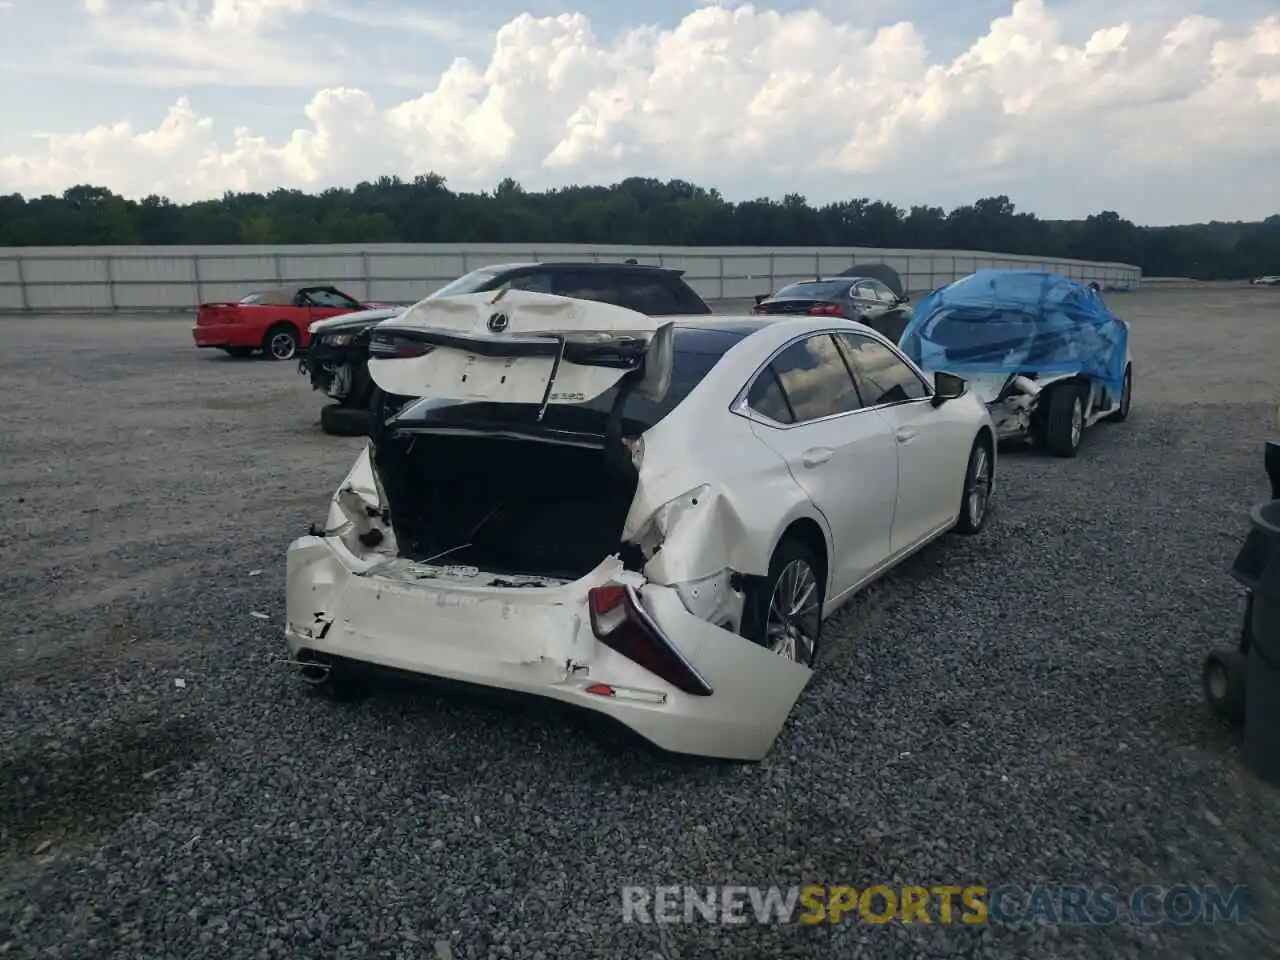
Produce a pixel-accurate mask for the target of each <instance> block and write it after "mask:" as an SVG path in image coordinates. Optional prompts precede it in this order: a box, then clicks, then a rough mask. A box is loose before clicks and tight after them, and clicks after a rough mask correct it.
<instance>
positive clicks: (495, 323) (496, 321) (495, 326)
mask: <svg viewBox="0 0 1280 960" xmlns="http://www.w3.org/2000/svg"><path fill="white" fill-rule="evenodd" d="M510 322H511V320H510V319H509V318H508V317H507V315H506V314H505V313H495V314H493V315H492V316H490V317H489V330H490V332H492V333H501V332H502V331H503V330H505V329H507V325H508V324H509V323H510Z"/></svg>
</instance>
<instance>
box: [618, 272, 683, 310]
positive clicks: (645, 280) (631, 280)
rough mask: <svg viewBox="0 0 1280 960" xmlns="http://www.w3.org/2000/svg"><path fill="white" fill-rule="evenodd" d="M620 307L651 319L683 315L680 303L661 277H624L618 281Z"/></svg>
mask: <svg viewBox="0 0 1280 960" xmlns="http://www.w3.org/2000/svg"><path fill="white" fill-rule="evenodd" d="M618 293H619V306H623V307H626V308H627V309H628V310H635V311H636V312H638V313H645V314H648V315H649V316H651V317H664V316H672V315H673V314H678V313H683V312H684V311H683V310H682V309H681V306H680V301H679V300H678V299H677V298H676V296H675V293H674V291H673V290H672V289H671V287H670V286H669V285H668V284H666V283H664V282H663V279H662V278H661V277H643V276H641V277H637V276H631V277H628V276H623V277H621V278H619V280H618Z"/></svg>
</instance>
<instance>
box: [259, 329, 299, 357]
mask: <svg viewBox="0 0 1280 960" xmlns="http://www.w3.org/2000/svg"><path fill="white" fill-rule="evenodd" d="M301 344H302V340H301V338H300V337H299V336H298V328H297V327H295V326H294V325H293V324H292V323H277V324H276V325H275V326H273V327H272V328H271V329H270V330H268V331H267V332H266V335H265V336H264V337H263V338H262V352H263V353H264V354H265V355H266V358H267V359H268V360H296V359H297V357H298V347H299V346H301Z"/></svg>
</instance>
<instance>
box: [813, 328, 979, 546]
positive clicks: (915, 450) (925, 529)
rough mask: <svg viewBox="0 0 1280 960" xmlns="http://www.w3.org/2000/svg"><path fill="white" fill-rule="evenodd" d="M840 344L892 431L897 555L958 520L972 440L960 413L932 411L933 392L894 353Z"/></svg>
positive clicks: (844, 336) (861, 339) (844, 337)
mask: <svg viewBox="0 0 1280 960" xmlns="http://www.w3.org/2000/svg"><path fill="white" fill-rule="evenodd" d="M836 339H837V342H839V344H840V347H841V352H842V353H843V354H844V356H845V358H846V359H847V360H848V361H849V364H850V365H851V366H852V367H853V369H854V372H855V373H856V374H857V377H858V387H859V389H860V390H861V393H862V397H863V399H864V400H865V401H866V403H867V406H868V407H870V408H871V409H873V410H874V411H875V412H876V413H877V414H879V416H880V417H881V418H883V420H884V421H885V422H886V423H887V424H888V425H889V428H890V431H891V435H892V437H893V441H894V443H895V445H896V446H897V449H898V502H897V513H896V514H895V516H894V521H893V534H892V550H893V553H894V554H895V555H896V554H898V553H901V552H902V551H904V550H906V549H909V548H910V547H912V546H914V545H915V544H916V543H918V542H919V541H920V540H921V539H922V538H924V537H926V536H928V535H929V534H931V533H932V532H933V531H935V530H936V529H937V528H938V527H939V526H941V525H943V524H945V523H947V522H948V521H949V520H951V519H953V518H954V517H955V514H956V511H957V510H958V509H959V506H960V495H961V493H962V491H963V489H964V472H965V468H966V467H967V466H968V462H969V443H970V440H971V438H970V437H969V436H968V434H967V432H966V430H965V429H964V425H963V424H962V423H960V422H959V421H958V420H957V417H958V416H959V415H958V414H957V412H956V409H955V407H954V406H953V405H952V404H943V405H942V406H940V407H935V406H933V404H932V402H931V401H932V398H933V388H932V387H931V386H930V385H929V384H928V383H926V382H925V381H924V380H923V379H922V378H921V377H920V376H918V375H917V374H916V372H915V371H914V370H912V369H911V367H910V366H908V365H907V363H906V361H904V360H903V359H902V358H901V357H900V356H899V355H898V354H897V353H896V352H895V351H893V350H892V349H890V348H889V347H888V346H886V345H885V344H883V343H881V342H880V341H879V340H876V339H875V338H873V337H870V336H867V335H865V334H861V333H840V334H838V335H837V338H836Z"/></svg>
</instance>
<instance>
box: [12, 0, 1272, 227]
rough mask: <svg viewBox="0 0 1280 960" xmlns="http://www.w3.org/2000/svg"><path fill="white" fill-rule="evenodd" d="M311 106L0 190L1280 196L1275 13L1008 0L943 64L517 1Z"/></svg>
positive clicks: (38, 168) (165, 130) (1120, 199)
mask: <svg viewBox="0 0 1280 960" xmlns="http://www.w3.org/2000/svg"><path fill="white" fill-rule="evenodd" d="M304 3H305V0H258V2H256V3H255V2H250V0H216V2H214V3H213V4H212V5H208V4H205V5H203V6H192V5H191V4H188V3H180V2H177V0H170V2H168V3H165V4H162V5H161V6H162V8H163V12H164V16H166V17H168V18H169V20H168V23H169V25H170V26H172V24H173V23H174V22H180V23H181V22H185V23H186V24H187V25H188V26H189V27H190V29H191V31H192V33H191V35H190V36H191V39H192V40H193V42H194V41H196V40H198V38H200V37H202V36H203V37H205V38H206V39H204V40H203V43H204V44H205V46H206V48H216V47H217V44H216V43H212V42H210V41H209V40H208V39H207V37H208V34H207V33H206V34H202V33H200V32H199V31H201V30H205V31H208V30H222V31H239V32H240V35H241V36H243V37H246V38H250V39H252V38H254V37H259V36H261V35H262V31H263V30H265V29H267V28H269V26H270V24H271V23H272V17H280V16H286V15H288V14H290V13H292V12H297V11H298V10H299V9H300V8H301V7H302V6H303V5H304ZM113 10H114V7H109V8H108V11H107V12H106V13H104V14H101V15H100V16H102V17H109V16H111V15H112V11H113ZM175 11H176V12H175ZM183 17H186V18H187V20H186V21H182V18H183ZM175 18H176V20H175ZM184 53H185V54H190V53H192V51H191V50H190V49H186V48H184ZM231 53H232V52H231V51H230V50H228V51H226V56H230V55H231ZM205 56H206V57H213V56H214V54H213V53H211V52H207V53H206V54H205ZM393 67H394V65H388V69H392V68H393ZM305 115H306V121H307V122H306V124H305V125H302V126H300V127H299V128H298V129H296V130H294V131H293V132H292V134H286V135H283V136H276V137H270V136H265V135H261V134H257V135H255V134H253V133H251V132H249V131H248V130H245V129H235V128H230V129H228V128H226V127H223V126H222V125H219V124H214V123H212V122H211V121H210V120H209V119H208V118H204V117H202V116H201V115H200V114H199V112H198V111H197V110H196V109H195V108H194V107H193V105H192V102H191V101H189V100H188V99H187V98H183V99H180V100H178V102H177V103H176V104H175V105H174V106H173V107H172V108H171V110H170V111H169V114H168V116H167V117H166V118H165V119H164V121H163V122H162V123H161V125H160V126H159V127H158V128H157V129H155V130H153V131H139V130H137V129H135V127H134V126H133V125H131V124H129V123H115V124H105V125H103V126H100V127H97V128H95V129H93V130H90V131H88V132H85V133H80V134H67V135H56V136H48V137H46V138H45V139H44V141H43V142H42V143H41V144H39V145H38V147H36V148H33V150H32V151H31V152H29V153H27V154H24V155H21V156H8V157H0V192H3V191H6V190H15V189H16V190H21V191H26V192H42V191H51V190H60V189H62V188H65V187H66V186H68V185H70V184H72V183H82V182H92V183H97V184H102V185H106V186H109V187H111V188H112V189H115V190H118V191H121V192H124V193H126V194H129V195H141V194H145V193H148V192H152V191H156V192H161V193H164V194H167V195H169V196H171V197H173V198H175V199H181V200H187V199H193V198H198V197H207V196H212V195H218V194H219V193H221V192H222V191H223V190H227V189H232V190H246V189H257V190H269V189H272V188H274V187H276V186H280V185H285V186H296V187H302V188H310V189H314V188H320V187H325V186H330V185H334V184H351V183H354V182H355V181H357V180H360V179H372V178H375V177H377V176H379V175H381V174H384V173H399V174H401V175H412V174H416V173H422V172H426V171H427V170H434V171H436V172H438V173H441V174H443V175H445V176H446V177H447V178H448V179H449V182H450V184H451V185H452V186H454V187H457V188H467V187H469V188H475V187H486V186H491V185H492V184H493V183H495V182H496V181H497V180H498V179H500V178H501V177H503V176H514V177H516V178H517V179H521V180H522V181H524V182H525V183H526V184H527V185H529V186H531V187H533V186H542V185H547V184H551V183H564V182H586V181H589V182H601V181H608V180H612V179H615V178H618V177H621V176H626V175H647V176H664V177H665V176H675V177H681V178H684V179H688V180H693V181H696V182H701V183H705V184H707V185H723V186H729V187H732V188H734V189H736V190H737V191H739V192H740V191H750V192H752V193H762V192H769V193H772V194H774V195H781V194H782V193H784V192H791V191H797V192H801V193H808V194H809V195H810V196H811V197H814V198H816V197H818V195H819V193H820V192H822V191H825V192H827V193H838V194H839V195H842V196H845V197H847V196H852V195H857V196H864V195H865V196H872V197H876V198H880V197H884V198H889V199H895V200H897V201H898V202H903V203H910V202H923V201H933V202H941V201H940V199H939V198H940V197H942V196H944V195H945V196H952V195H953V194H957V193H958V196H956V200H957V201H960V200H968V199H973V198H975V197H976V196H979V195H981V194H980V192H979V190H981V191H982V192H986V193H991V192H1007V193H1009V194H1010V195H1011V196H1013V198H1014V200H1015V202H1017V203H1019V204H1020V205H1022V206H1031V207H1035V208H1039V209H1041V210H1042V211H1044V212H1047V213H1049V214H1058V215H1061V214H1063V213H1077V214H1079V213H1084V212H1090V211H1093V210H1097V209H1099V208H1101V207H1103V206H1111V207H1116V208H1117V209H1120V210H1121V211H1122V212H1128V213H1130V215H1133V216H1135V217H1137V218H1139V219H1147V220H1154V221H1159V222H1169V221H1171V220H1176V219H1179V216H1180V214H1179V213H1178V211H1179V210H1182V211H1186V212H1185V213H1183V214H1181V216H1184V217H1188V218H1196V217H1200V216H1206V217H1207V216H1213V215H1217V216H1219V217H1222V218H1224V219H1225V218H1231V217H1237V216H1238V217H1251V216H1254V215H1257V214H1266V213H1270V212H1274V211H1275V210H1276V209H1277V208H1280V183H1278V181H1277V178H1276V177H1275V174H1274V170H1275V158H1276V157H1278V156H1280V17H1277V16H1274V15H1273V16H1270V17H1267V18H1265V19H1262V20H1259V21H1258V22H1256V23H1253V24H1252V25H1248V26H1245V27H1243V28H1237V29H1234V30H1233V29H1229V28H1228V27H1226V26H1225V25H1224V24H1222V23H1220V22H1218V21H1215V20H1211V19H1207V18H1204V17H1188V18H1184V19H1180V20H1178V19H1174V18H1170V20H1169V21H1167V22H1164V23H1153V22H1151V21H1149V20H1144V21H1143V22H1140V23H1125V22H1111V23H1101V24H1098V25H1097V26H1096V28H1095V29H1094V31H1093V32H1092V34H1091V35H1090V36H1088V37H1087V38H1086V39H1084V40H1083V41H1080V42H1078V43H1077V44H1072V43H1069V42H1068V41H1067V40H1066V39H1065V32H1064V29H1063V26H1062V22H1061V20H1060V18H1059V17H1058V16H1056V15H1055V13H1054V11H1053V10H1052V9H1050V8H1047V7H1046V6H1045V5H1044V4H1043V3H1042V2H1041V0H1017V2H1016V3H1014V4H1013V6H1012V9H1011V12H1010V13H1009V14H1008V15H1007V16H1004V17H1001V18H999V19H997V20H995V21H994V22H992V23H991V25H990V27H989V29H988V31H987V33H986V34H985V35H983V36H981V37H978V38H976V39H975V40H974V41H973V43H972V44H971V45H970V46H969V47H968V49H967V50H965V51H963V52H962V53H961V54H960V55H959V56H957V57H955V58H954V59H952V60H950V61H949V62H938V61H935V60H933V59H932V58H931V56H930V53H929V50H928V48H927V46H926V43H925V41H924V39H923V36H922V34H921V32H920V30H918V29H917V28H916V27H915V26H914V25H912V24H911V23H898V24H896V25H893V26H889V27H886V28H883V29H881V30H878V31H875V32H868V31H863V30H857V29H854V28H852V27H850V26H848V25H844V24H841V23H839V22H833V21H832V20H831V19H829V18H828V16H827V15H826V14H823V13H820V12H818V11H816V10H808V11H799V12H795V13H787V14H781V13H777V12H773V11H768V10H761V9H756V8H754V7H751V6H742V7H738V8H736V9H731V8H725V7H719V6H715V7H706V8H703V9H700V10H697V11H695V12H693V13H691V14H689V15H688V16H686V17H685V18H684V19H683V20H682V21H681V22H680V23H679V24H678V25H677V26H675V27H674V28H672V29H659V28H657V27H645V28H640V29H636V30H632V31H630V32H627V33H625V34H623V35H622V36H620V37H619V38H618V39H617V40H616V41H615V42H612V43H604V42H602V41H601V40H600V39H599V38H598V37H597V36H596V35H595V33H593V30H592V25H591V23H590V21H589V20H588V19H587V18H586V17H585V16H583V15H581V14H563V15H560V16H557V17H547V18H535V17H533V16H530V15H527V14H526V15H522V16H519V17H517V18H515V19H514V20H512V21H511V22H509V23H507V24H506V25H505V26H503V27H502V28H501V29H500V30H499V31H498V32H497V35H496V37H495V38H494V41H493V45H492V53H491V56H490V58H489V61H488V63H487V64H485V65H483V66H481V65H477V64H476V63H474V62H472V61H470V60H467V59H458V60H455V61H454V63H453V64H452V65H451V66H449V67H448V68H447V69H446V70H445V71H444V72H443V74H442V75H441V77H440V79H439V82H438V83H437V84H436V85H435V86H434V88H433V89H430V90H428V91H426V92H425V93H423V94H422V95H421V96H419V97H416V98H414V99H411V100H407V101H405V102H402V103H386V104H378V103H375V102H374V99H373V98H372V96H370V94H368V93H366V92H364V91H362V90H358V89H351V88H349V87H341V86H338V87H331V88H326V89H322V90H320V91H319V92H318V93H316V94H315V96H314V97H313V98H312V100H311V102H310V103H309V104H308V105H307V107H306V108H305ZM1019 191H1022V194H1021V195H1020V194H1019ZM1126 198H1127V199H1126ZM1125 203H1128V204H1129V206H1128V207H1126V206H1125ZM1046 208H1048V209H1047V210H1046ZM1165 211H1168V212H1167V213H1166V212H1165ZM1202 211H1207V212H1202Z"/></svg>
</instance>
